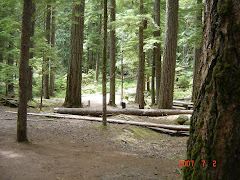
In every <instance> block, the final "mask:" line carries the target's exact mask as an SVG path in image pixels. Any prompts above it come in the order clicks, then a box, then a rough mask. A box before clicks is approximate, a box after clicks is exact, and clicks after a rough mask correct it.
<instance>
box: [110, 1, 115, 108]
mask: <svg viewBox="0 0 240 180" xmlns="http://www.w3.org/2000/svg"><path fill="white" fill-rule="evenodd" d="M115 20H116V2H115V0H111V13H110V21H111V22H114V21H115ZM115 69H116V35H115V27H114V26H112V25H111V31H110V98H109V105H111V106H116V103H115Z"/></svg>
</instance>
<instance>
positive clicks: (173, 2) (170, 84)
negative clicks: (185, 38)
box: [158, 0, 178, 109]
mask: <svg viewBox="0 0 240 180" xmlns="http://www.w3.org/2000/svg"><path fill="white" fill-rule="evenodd" d="M177 32H178V0H167V9H166V29H165V40H164V52H163V68H162V74H161V85H160V95H159V99H158V108H159V109H171V108H172V106H173V90H174V77H175V66H176V51H177Z"/></svg>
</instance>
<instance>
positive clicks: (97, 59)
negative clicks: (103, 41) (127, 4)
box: [95, 1, 102, 82]
mask: <svg viewBox="0 0 240 180" xmlns="http://www.w3.org/2000/svg"><path fill="white" fill-rule="evenodd" d="M101 2H102V1H101ZM101 8H102V3H101ZM101 33H102V14H99V25H98V34H99V35H101ZM99 66H100V51H99V49H98V50H97V58H96V78H95V79H96V81H97V82H98V79H99Z"/></svg>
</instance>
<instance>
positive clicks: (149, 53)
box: [146, 51, 152, 92]
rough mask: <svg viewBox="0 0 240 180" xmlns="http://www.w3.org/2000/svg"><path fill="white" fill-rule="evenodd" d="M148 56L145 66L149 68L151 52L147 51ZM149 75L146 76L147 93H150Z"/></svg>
mask: <svg viewBox="0 0 240 180" xmlns="http://www.w3.org/2000/svg"><path fill="white" fill-rule="evenodd" d="M147 54H148V56H147V66H148V68H150V66H151V58H152V52H151V51H149V52H148V53H147ZM149 74H150V73H148V74H147V75H146V76H147V78H146V79H147V91H148V92H150V76H149Z"/></svg>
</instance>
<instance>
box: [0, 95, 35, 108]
mask: <svg viewBox="0 0 240 180" xmlns="http://www.w3.org/2000/svg"><path fill="white" fill-rule="evenodd" d="M0 104H2V105H4V106H9V107H13V108H17V107H18V100H17V99H8V98H3V97H0ZM27 107H32V108H35V107H34V106H31V105H27Z"/></svg>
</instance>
